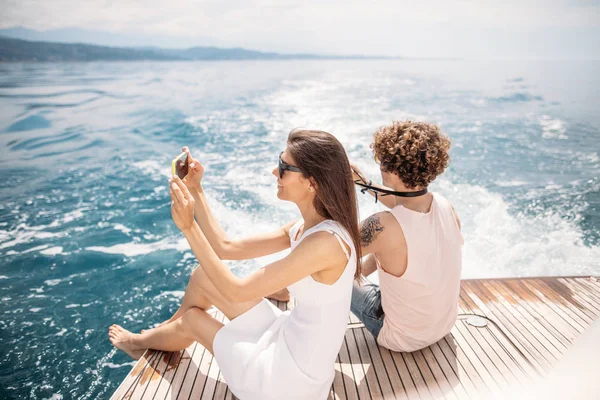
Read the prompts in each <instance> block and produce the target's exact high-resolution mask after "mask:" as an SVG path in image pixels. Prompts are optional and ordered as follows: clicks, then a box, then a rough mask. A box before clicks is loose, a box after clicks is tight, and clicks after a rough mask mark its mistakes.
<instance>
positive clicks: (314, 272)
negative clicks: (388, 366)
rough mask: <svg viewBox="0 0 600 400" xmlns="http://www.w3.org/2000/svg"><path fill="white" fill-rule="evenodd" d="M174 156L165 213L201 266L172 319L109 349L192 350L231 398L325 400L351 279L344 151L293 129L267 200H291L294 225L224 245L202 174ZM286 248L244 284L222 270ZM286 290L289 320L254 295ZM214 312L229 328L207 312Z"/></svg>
mask: <svg viewBox="0 0 600 400" xmlns="http://www.w3.org/2000/svg"><path fill="white" fill-rule="evenodd" d="M184 151H186V152H188V157H189V159H190V172H189V174H188V176H187V177H186V178H185V179H184V181H181V180H180V179H179V178H177V177H173V179H172V182H171V198H172V206H171V213H172V217H173V221H174V222H175V224H176V225H177V227H178V228H179V229H180V230H181V231H182V232H183V234H184V235H185V237H186V239H187V240H188V242H189V244H190V246H191V248H192V250H193V252H194V254H195V255H196V257H197V259H198V261H199V263H200V265H199V266H198V267H197V268H196V269H195V270H194V272H193V273H192V276H191V278H190V282H189V284H188V287H187V289H186V292H185V295H184V298H183V301H182V304H181V307H180V308H179V310H178V311H177V312H176V313H175V315H173V317H172V318H171V319H169V320H168V321H165V323H163V324H161V325H160V326H159V327H157V328H154V329H150V330H147V331H143V332H142V333H141V334H133V333H131V332H129V331H127V330H125V329H123V328H121V327H120V326H118V325H113V326H111V327H110V329H109V337H110V340H111V342H112V343H113V345H115V346H116V347H117V348H119V349H121V350H123V351H125V352H127V353H128V354H129V355H131V356H132V357H134V358H139V357H140V356H141V354H142V352H143V351H144V350H145V349H148V348H151V349H158V350H165V351H177V350H181V349H184V348H187V347H188V346H189V345H190V344H192V343H193V341H198V342H199V343H200V344H202V345H203V346H204V347H206V349H208V350H209V351H210V352H211V353H212V354H214V356H215V358H216V360H217V362H218V364H219V366H220V368H221V372H222V374H223V377H224V378H225V381H226V382H227V383H228V385H229V388H230V389H231V391H232V393H233V394H234V395H236V396H237V397H239V398H241V399H244V400H246V399H281V398H287V399H324V398H326V397H327V395H328V392H329V389H330V387H331V383H332V381H333V377H334V362H335V359H336V357H337V354H338V352H339V349H340V346H341V344H342V342H343V339H344V332H345V329H346V323H347V320H348V313H349V310H350V298H351V293H352V283H353V281H354V280H355V279H358V278H359V277H360V272H361V264H360V259H361V251H360V245H359V230H358V209H357V202H356V194H355V190H354V183H353V181H352V172H351V169H350V164H349V162H348V158H347V155H346V152H345V151H344V148H343V146H342V145H341V143H340V142H339V141H338V140H337V139H336V138H335V137H334V136H332V135H331V134H329V133H327V132H322V131H309V130H295V131H292V132H291V133H290V135H289V136H288V142H287V148H286V149H285V151H283V152H282V153H281V154H280V155H279V166H278V168H276V169H274V170H273V175H275V176H276V177H277V183H278V185H277V187H278V189H277V197H278V198H279V199H281V200H286V201H291V202H294V203H295V204H296V205H297V206H298V209H299V210H300V213H301V214H302V219H301V220H299V221H295V222H291V223H289V224H287V225H284V226H283V227H282V228H280V229H278V230H276V231H274V232H271V233H268V234H262V235H258V236H254V237H250V238H247V239H242V240H230V239H229V238H228V237H227V235H226V234H225V232H224V231H223V230H222V228H221V227H220V225H219V223H218V222H217V220H216V219H215V217H214V215H213V214H212V212H211V210H210V208H209V206H208V204H207V202H206V198H205V196H204V193H203V190H202V185H201V179H202V175H203V173H204V169H203V167H202V165H201V164H200V162H199V161H198V160H194V159H193V158H192V156H191V154H189V151H188V150H187V148H184ZM194 214H195V217H196V221H195V220H194ZM290 247H291V249H292V251H291V252H290V254H289V255H288V256H286V257H285V258H283V259H281V260H279V261H276V262H274V263H272V264H269V265H267V266H265V267H264V268H262V269H260V270H258V271H256V272H254V273H253V274H251V275H250V276H248V277H246V278H243V279H241V278H238V277H236V276H235V275H234V274H233V273H232V272H231V271H230V270H229V269H228V268H227V266H226V265H225V264H224V263H223V262H222V261H221V260H222V259H230V260H241V259H249V258H255V257H259V256H264V255H267V254H273V253H276V252H279V251H282V250H284V249H286V248H290ZM286 287H288V288H289V290H290V292H291V293H292V295H294V297H295V299H296V307H295V308H294V309H293V310H292V311H291V312H290V311H286V312H282V311H281V310H279V309H278V308H277V307H275V306H273V305H272V303H271V302H269V301H268V300H266V299H265V298H264V297H265V296H267V295H269V294H271V293H274V292H276V291H278V290H281V289H283V288H286ZM213 305H214V306H215V307H216V308H218V309H219V310H221V311H222V312H223V313H224V314H225V316H226V317H227V318H228V319H229V320H230V322H229V323H227V324H225V325H223V324H222V323H221V322H219V321H217V320H216V319H214V318H213V317H212V316H211V315H209V314H208V313H207V312H206V310H208V309H209V308H210V307H211V306H213Z"/></svg>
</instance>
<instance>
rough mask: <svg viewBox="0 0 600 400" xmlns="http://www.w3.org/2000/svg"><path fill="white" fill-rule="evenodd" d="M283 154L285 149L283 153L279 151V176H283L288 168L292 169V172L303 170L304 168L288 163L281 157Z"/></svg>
mask: <svg viewBox="0 0 600 400" xmlns="http://www.w3.org/2000/svg"><path fill="white" fill-rule="evenodd" d="M282 154H283V151H282V152H281V153H279V177H280V178H283V173H284V172H285V171H286V170H287V171H292V172H302V170H301V169H300V168H298V167H294V166H293V165H290V164H287V163H286V162H285V161H283V160H282V159H281V155H282Z"/></svg>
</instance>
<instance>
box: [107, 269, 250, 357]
mask: <svg viewBox="0 0 600 400" xmlns="http://www.w3.org/2000/svg"><path fill="white" fill-rule="evenodd" d="M188 292H189V296H188V300H189V299H195V300H196V301H198V302H199V305H198V306H196V305H194V304H192V302H193V301H194V300H189V301H188V302H187V303H182V304H181V307H179V310H178V313H180V315H181V317H179V318H176V319H173V320H172V321H171V320H170V321H166V322H165V323H163V324H161V325H160V326H158V327H156V328H154V329H149V330H145V331H143V332H142V333H141V334H140V335H137V334H133V333H131V332H129V331H128V330H126V329H124V328H122V327H120V326H119V325H113V326H111V327H110V328H109V337H110V340H111V342H112V343H113V345H114V346H115V347H117V348H119V349H121V350H123V351H124V352H126V353H127V354H129V355H130V356H131V357H132V358H135V359H138V358H139V357H141V355H142V354H143V350H145V349H157V350H167V351H175V350H181V349H185V348H186V347H188V346H189V345H190V344H191V343H192V342H193V341H194V340H197V341H198V342H200V343H201V344H202V345H203V346H205V347H206V348H207V349H211V351H212V339H213V338H214V335H215V334H216V332H217V331H218V329H216V331H214V333H212V336H211V335H210V334H209V335H208V339H206V340H209V341H207V342H206V343H205V342H203V341H202V340H205V338H204V336H202V335H204V334H205V331H204V330H203V329H204V328H203V327H202V324H203V323H205V322H206V323H207V324H208V325H209V326H208V327H207V328H206V329H208V330H209V331H210V330H211V329H213V330H214V328H215V325H214V324H213V323H212V322H211V321H214V322H217V323H218V324H219V329H220V327H221V326H223V324H221V323H220V322H219V321H217V320H216V319H214V318H213V317H212V316H210V314H208V313H207V312H206V310H207V309H208V308H210V306H211V305H214V306H215V307H216V308H218V309H219V310H220V311H221V312H222V313H223V314H225V316H226V317H227V319H229V320H232V319H234V318H235V317H237V316H238V315H241V314H243V313H245V312H246V311H248V310H250V309H251V308H252V307H254V306H256V305H257V304H258V303H260V302H261V301H262V299H256V300H252V301H247V302H244V303H232V302H230V301H229V300H227V299H226V298H225V297H223V295H222V294H221V293H220V292H219V291H218V290H217V288H216V287H215V286H214V285H213V284H212V282H211V281H210V279H209V278H208V276H206V274H205V273H204V270H203V269H202V268H201V267H198V268H196V269H195V270H194V272H193V273H192V277H191V278H190V284H189V285H188V288H187V289H186V295H187V294H188ZM185 298H186V297H185V296H184V299H185ZM204 307H207V308H204ZM188 313H189V315H188ZM194 316H198V317H200V318H198V320H197V321H192V319H193V318H194ZM206 316H208V317H210V319H208V320H207V319H206V318H205V317H206ZM183 317H187V318H183ZM184 321H185V322H186V324H187V325H186V326H185V328H189V329H188V331H191V329H192V327H193V330H194V332H195V333H194V335H195V336H191V334H188V335H187V336H186V335H183V336H182V335H181V334H180V333H179V332H178V329H181V330H182V331H185V329H184V327H183V326H181V324H182V323H183V322H184ZM207 321H208V322H207ZM211 326H212V328H211ZM157 335H158V336H157ZM205 336H206V335H205ZM167 337H168V339H167ZM196 337H197V338H196ZM198 338H200V339H202V340H200V339H198Z"/></svg>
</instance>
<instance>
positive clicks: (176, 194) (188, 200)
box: [169, 176, 195, 232]
mask: <svg viewBox="0 0 600 400" xmlns="http://www.w3.org/2000/svg"><path fill="white" fill-rule="evenodd" d="M169 193H170V194H171V217H172V218H173V222H175V225H176V226H177V227H178V228H179V229H180V230H181V231H182V232H183V231H185V230H187V229H190V228H191V227H192V226H193V224H194V222H195V221H194V202H195V200H194V198H193V197H192V194H191V193H190V191H189V190H188V188H187V187H186V185H185V184H184V183H183V181H182V180H181V179H179V177H177V176H174V177H173V178H172V179H171V180H170V181H169Z"/></svg>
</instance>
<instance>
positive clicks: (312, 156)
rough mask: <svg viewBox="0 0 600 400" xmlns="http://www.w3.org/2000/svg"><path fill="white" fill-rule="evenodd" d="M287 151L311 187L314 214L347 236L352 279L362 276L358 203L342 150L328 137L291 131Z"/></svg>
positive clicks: (346, 157) (339, 145)
mask: <svg viewBox="0 0 600 400" xmlns="http://www.w3.org/2000/svg"><path fill="white" fill-rule="evenodd" d="M288 150H289V152H290V155H291V156H292V157H293V158H294V161H295V162H296V165H297V166H298V167H299V168H300V169H301V170H302V174H303V175H304V177H305V178H307V179H311V180H312V181H313V184H315V192H316V196H315V200H314V203H313V205H314V207H315V209H316V210H317V213H318V214H319V215H320V216H322V217H324V218H328V219H332V220H334V221H336V222H339V223H340V224H341V225H342V226H343V227H344V228H346V230H347V231H348V233H349V234H350V236H351V237H352V240H353V242H354V243H353V244H354V248H355V250H356V272H355V273H354V278H355V279H360V276H361V272H362V264H361V256H362V251H361V247H360V233H359V229H358V203H357V201H356V191H355V190H354V182H353V181H352V171H351V169H350V162H349V161H348V156H347V155H346V151H345V150H344V146H342V144H341V143H340V142H339V140H337V139H336V138H335V137H334V136H333V135H332V134H330V133H327V132H323V131H314V130H304V129H295V130H293V131H292V132H290V135H289V136H288Z"/></svg>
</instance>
